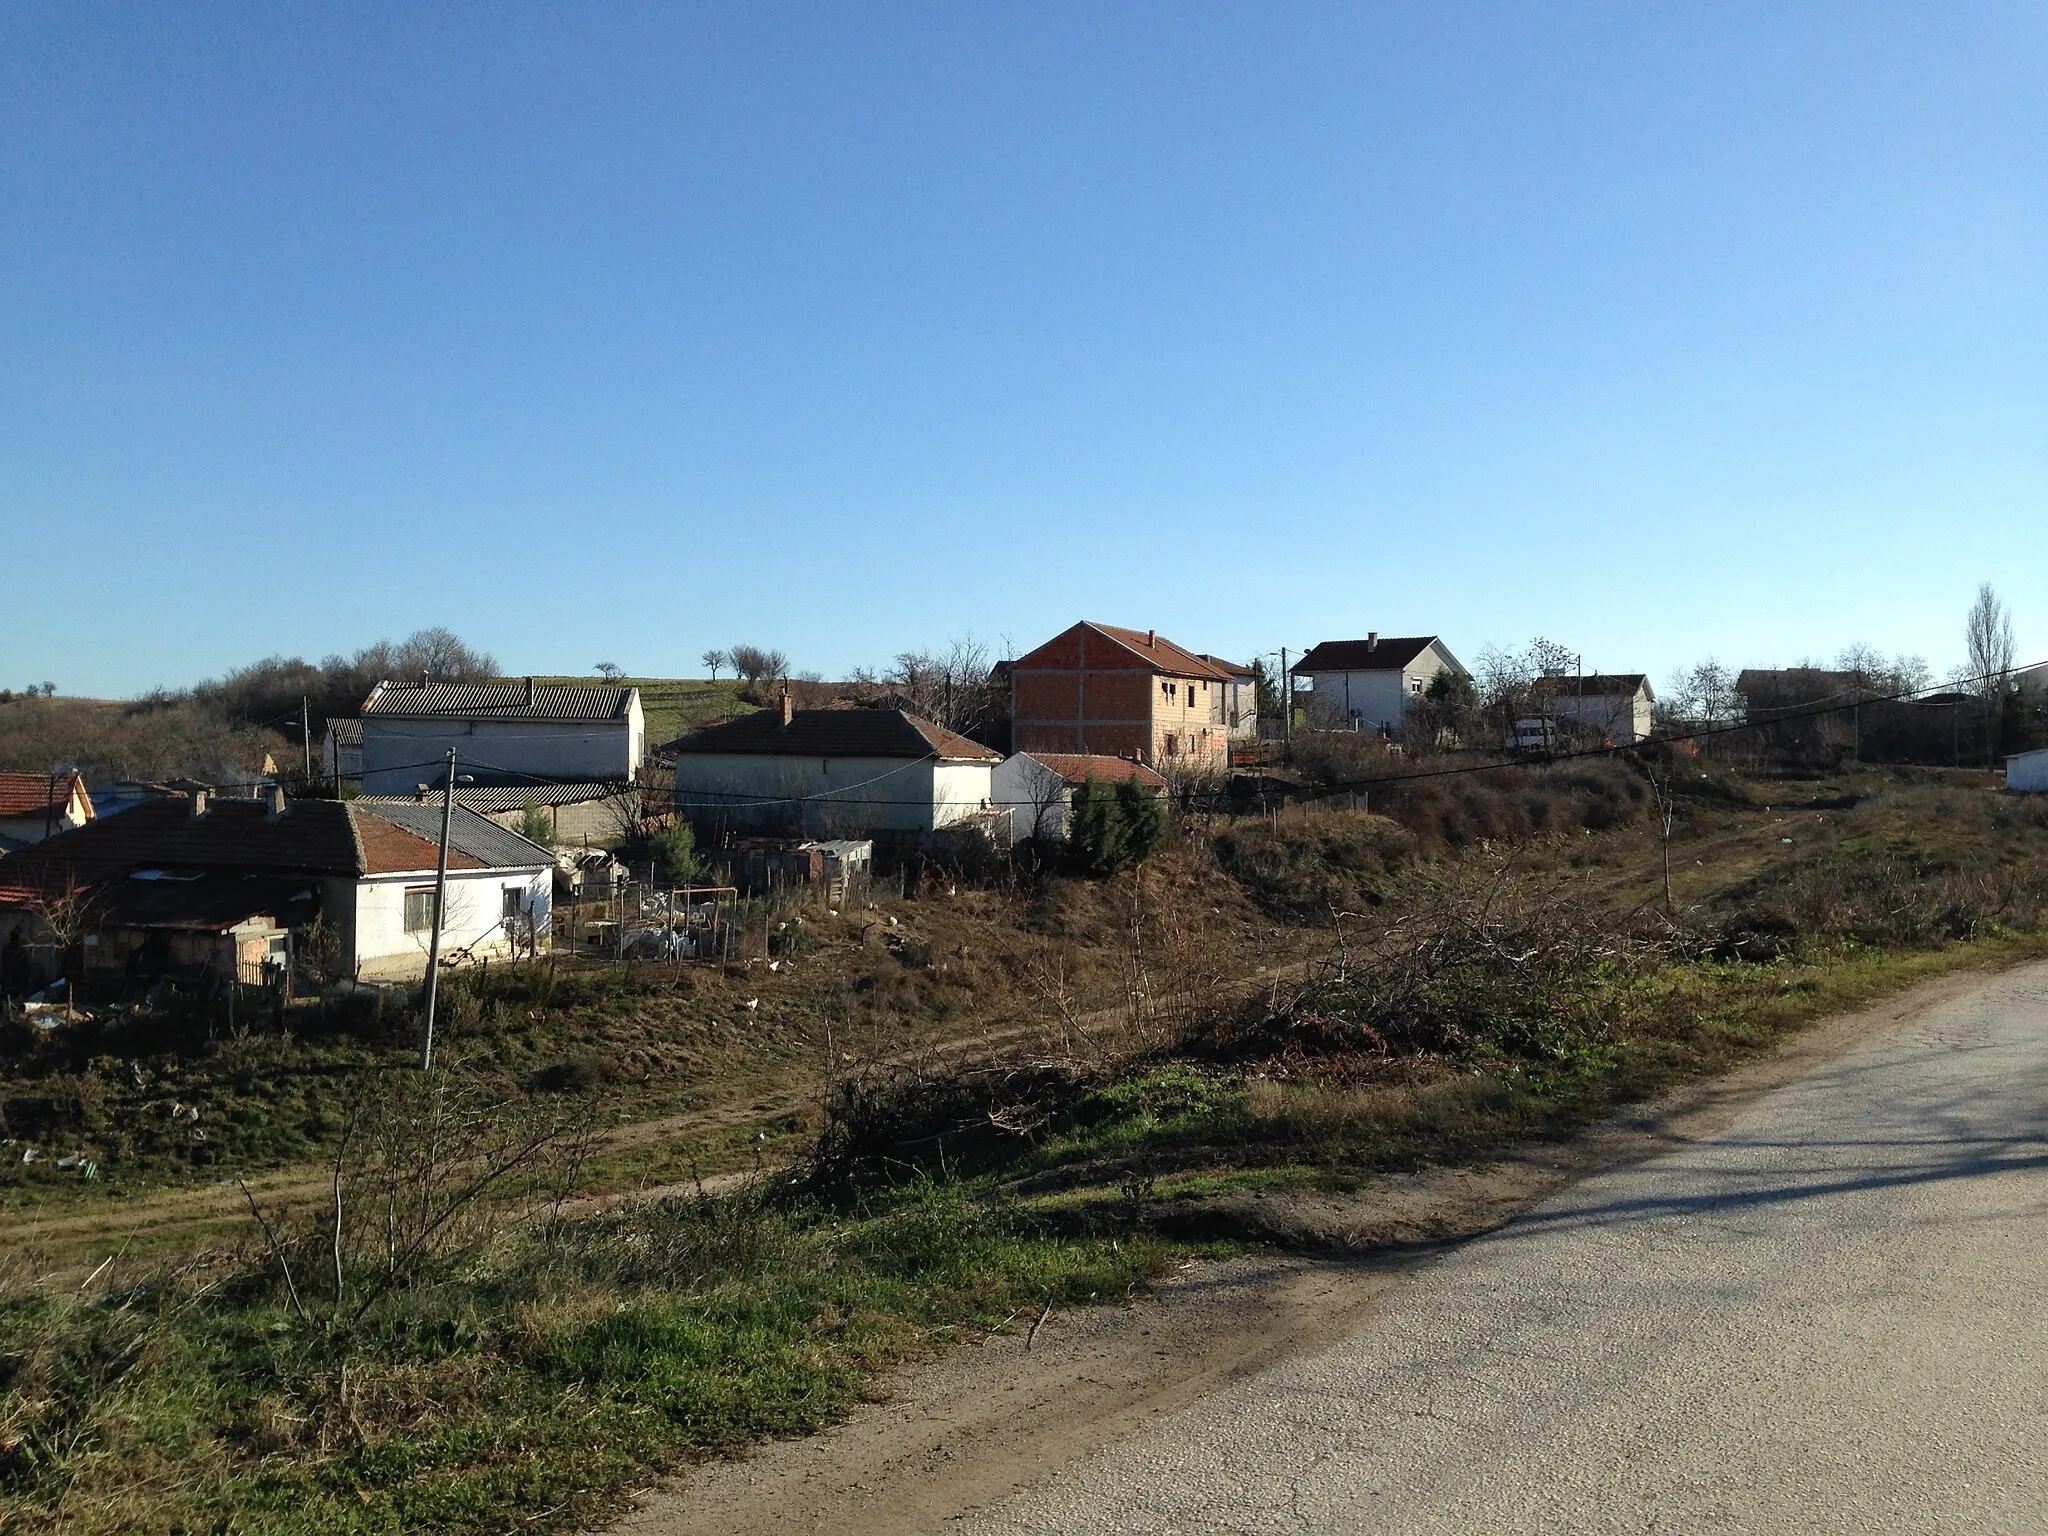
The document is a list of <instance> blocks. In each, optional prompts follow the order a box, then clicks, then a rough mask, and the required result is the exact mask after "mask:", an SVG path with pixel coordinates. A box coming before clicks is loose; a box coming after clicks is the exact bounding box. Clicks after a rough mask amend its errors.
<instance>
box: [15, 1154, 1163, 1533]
mask: <svg viewBox="0 0 2048 1536" xmlns="http://www.w3.org/2000/svg"><path fill="white" fill-rule="evenodd" d="M1185 1251H1187V1250H1185V1249H1184V1248H1176V1247H1174V1246H1171V1245H1168V1244H1166V1243H1163V1242H1160V1241H1157V1240H1154V1239H1152V1238H1149V1237H1145V1236H1143V1235H1132V1234H1125V1235H1124V1236H1123V1237H1122V1238H1121V1239H1116V1238H1103V1239H1068V1238H1063V1237H1058V1236H1051V1235H1046V1234H1044V1233H1042V1232H1039V1231H1037V1230H1034V1228H1033V1227H1032V1226H1031V1224H1030V1223H1029V1222H1028V1221H1027V1220H1024V1219H1022V1218H1020V1216H1019V1214H1018V1212H1016V1211H1015V1210H1008V1211H1005V1210H999V1209H994V1208H991V1207H989V1206H987V1205H985V1204H983V1203H981V1202H977V1201H974V1200H971V1199H969V1198H967V1197H966V1196H965V1195H964V1194H963V1192H961V1191H960V1190H958V1189H957V1188H947V1187H944V1186H942V1185H939V1184H936V1183H932V1182H929V1181H918V1182H914V1183H912V1184H910V1185H908V1186H906V1187H904V1188H901V1189H897V1190H894V1191H889V1192H886V1193H883V1194H877V1195H873V1196H871V1197H870V1198H869V1199H868V1201H866V1202H865V1203H864V1205H863V1208H862V1209H861V1210H860V1211H859V1212H858V1213H856V1214H854V1215H852V1216H850V1217H848V1216H832V1215H827V1214H824V1213H819V1212H810V1213H806V1212H803V1211H791V1210H778V1209H776V1208H774V1207H773V1206H770V1205H765V1204H761V1203H758V1202H755V1201H751V1200H742V1201H738V1202H688V1203H683V1204H680V1205H676V1206H671V1207H666V1208H659V1209H652V1210H646V1211H639V1212H634V1213H630V1214H628V1215H625V1216H622V1217H617V1218H608V1219H605V1220H602V1221H596V1222H588V1223H580V1224H577V1229H576V1231H575V1232H574V1233H573V1235H566V1236H565V1235H564V1234H562V1233H559V1232H556V1233H536V1232H526V1233H522V1234H519V1235H518V1236H516V1237H513V1238H509V1239H507V1240H506V1241H505V1242H504V1243H502V1244H501V1245H500V1248H499V1249H498V1250H497V1251H494V1252H493V1253H492V1254H491V1255H489V1256H488V1258H487V1259H486V1260H484V1261H480V1262H477V1263H473V1264H470V1265H467V1266H464V1267H460V1268H458V1269H457V1270H455V1271H453V1272H447V1273H440V1274H436V1275H434V1276H432V1277H430V1278H429V1279H426V1280H423V1281H422V1282H421V1283H420V1284H418V1285H416V1286H414V1287H412V1288H411V1289H409V1290H407V1291H405V1292H403V1293H401V1294H398V1295H395V1296H394V1297H392V1298H391V1299H390V1301H389V1302H388V1304H385V1305H383V1306H381V1307H380V1308H379V1309H378V1310H377V1311H376V1312H374V1313H373V1314H372V1315H371V1317H370V1318H369V1319H368V1321H367V1322H366V1323H365V1324H364V1325H363V1326H361V1327H358V1328H355V1329H353V1330H351V1329H350V1328H348V1327H347V1326H346V1325H345V1324H344V1323H342V1322H341V1321H339V1320H338V1318H337V1317H336V1316H335V1315H333V1309H332V1308H331V1307H327V1306H323V1305H322V1304H321V1303H320V1302H318V1301H315V1302H314V1303H313V1306H312V1311H313V1316H312V1320H311V1321H310V1322H309V1321H304V1320H301V1319H300V1318H299V1317H298V1316H296V1314H295V1313H294V1311H293V1310H292V1309H291V1307H290V1306H289V1305H288V1304H287V1301H286V1298H285V1296H284V1294H283V1292H282V1288H281V1286H280V1285H279V1284H278V1283H277V1282H276V1281H275V1279H274V1278H273V1277H272V1275H271V1273H270V1266H268V1265H264V1264H250V1265H244V1266H241V1267H238V1268H236V1269H234V1270H233V1271H232V1272H230V1273H227V1274H225V1275H213V1276H206V1277H202V1276H198V1275H187V1276H184V1277H182V1278H180V1277H163V1278H159V1279H158V1280H156V1281H155V1282H154V1283H152V1284H150V1285H147V1286H142V1287H130V1288H123V1289H119V1290H116V1291H114V1292H111V1293H109V1294H107V1295H105V1296H104V1297H100V1298H97V1299H95V1300H92V1301H90V1302H87V1301H81V1300H78V1299H77V1298H75V1297H66V1296H62V1295H29V1294H23V1293H21V1292H18V1291H17V1292H15V1293H13V1294H11V1295H8V1296H6V1297H5V1299H4V1301H0V1361H4V1362H5V1366H4V1369H5V1370H6V1371H7V1372H8V1375H9V1379H8V1380H7V1382H6V1385H7V1388H8V1396H7V1399H6V1410H5V1419H4V1422H0V1500H4V1501H5V1502H6V1504H7V1506H8V1508H9V1511H10V1520H9V1526H8V1528H9V1529H10V1530H20V1531H55V1530H60V1529H61V1530H64V1531H67V1532H80V1533H92V1532H103V1531H104V1532H112V1531H123V1532H145V1533H146V1532H172V1531H184V1530H192V1529H199V1528H204V1529H209V1530H216V1529H217V1530H255V1529H261V1530H264V1531H275V1532H294V1533H301V1532H302V1533H308V1536H311V1533H330V1532H399V1531H419V1530H436V1531H447V1532H467V1531H485V1530H505V1529H508V1528H511V1527H513V1526H527V1527H531V1528H539V1529H548V1528H556V1529H560V1528H579V1527H587V1526H589V1525H591V1524H593V1523H596V1522H599V1521H602V1520H603V1519H604V1518H605V1517H606V1516H607V1515H608V1514H610V1513H612V1512H614V1511H616V1510H617V1508H618V1507H619V1502H620V1495H621V1490H623V1489H625V1488H628V1487H631V1486H637V1485H639V1484H640V1483H642V1482H643V1481H644V1479H645V1478H646V1476H647V1475H648V1473H649V1471H650V1470H653V1469H657V1468H660V1467H665V1466H673V1465H676V1464H678V1463H679V1462H681V1461H683V1460H687V1459H688V1458H690V1457H693V1456H700V1455H705V1454H712V1453H716V1452H719V1451H722V1450H727V1449H730V1448H732V1447H735V1446H738V1445H742V1444H745V1443H747V1442H750V1441H754V1440H759V1439H762V1438H767V1437H772V1436H778V1435H794V1434H804V1433H808V1432H810V1431H812V1430H815V1429H817V1428H819V1427H821V1426H823V1425H825V1424H828V1423H830V1422H832V1421H833V1420H835V1419H836V1418H838V1417H840V1416H841V1415H843V1414H844V1413H845V1412H846V1411H847V1410H848V1409H849V1408H850V1407H851V1406H852V1405H854V1404H855V1403H857V1402H859V1401H860V1400H861V1399H862V1398H863V1396H864V1395H865V1394H866V1393H867V1392H868V1390H869V1386H870V1383H871V1381H872V1379H873V1377H874V1374H875V1372H876V1371H877V1370H878V1369H880V1368H881V1367H883V1366H884V1365H887V1364H889V1363H891V1362H894V1361H897V1360H900V1359H902V1358H904V1357H905V1356H906V1355H911V1354H916V1353H919V1352H922V1351H926V1350H929V1349H932V1348H936V1347H939V1346H942V1345H944V1344H945V1343H947V1342H949V1341H951V1340H953V1339H954V1338H956V1337H958V1336H959V1335H960V1334H961V1333H962V1332H963V1331H972V1330H976V1329H984V1328H989V1327H996V1326H1001V1325H1002V1324H1003V1323H1004V1322H1006V1321H1008V1320H1010V1319H1013V1318H1015V1317H1017V1316H1018V1315H1020V1314H1022V1313H1024V1312H1026V1311H1029V1310H1032V1309H1035V1308H1037V1307H1039V1306H1041V1305H1043V1304H1044V1303H1045V1302H1046V1301H1048V1300H1051V1301H1053V1302H1055V1303H1066V1304H1079V1303H1085V1302H1087V1301H1089V1300H1096V1299H1104V1298H1108V1297H1112V1296H1114V1297H1122V1296H1124V1295H1126V1294H1128V1293H1129V1292H1131V1291H1132V1290H1134V1289H1136V1288H1139V1287H1142V1286H1143V1285H1144V1284H1145V1283H1146V1281H1147V1280H1148V1279H1149V1278H1151V1277H1153V1276H1155V1275H1157V1274H1159V1273H1160V1272H1162V1271H1163V1270H1164V1269H1165V1268H1166V1267H1167V1266H1169V1265H1170V1264H1171V1263H1172V1262H1173V1261H1174V1260H1175V1259H1176V1258H1177V1257H1179V1256H1180V1255H1181V1253H1183V1252H1185ZM302 1274H305V1272H304V1271H303V1270H302ZM312 1283H313V1282H312V1280H311V1277H310V1275H306V1277H305V1278H303V1279H302V1280H301V1284H302V1287H308V1288H310V1287H311V1285H312Z"/></svg>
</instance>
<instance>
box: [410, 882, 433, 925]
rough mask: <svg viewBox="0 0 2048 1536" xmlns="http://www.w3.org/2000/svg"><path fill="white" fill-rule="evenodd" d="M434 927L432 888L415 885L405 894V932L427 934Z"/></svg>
mask: <svg viewBox="0 0 2048 1536" xmlns="http://www.w3.org/2000/svg"><path fill="white" fill-rule="evenodd" d="M433 926H434V888H433V887H432V886H431V885H415V886H411V887H409V888H408V889H407V890H406V893H405V931H406V932H407V933H427V932H429V931H431V930H432V928H433Z"/></svg>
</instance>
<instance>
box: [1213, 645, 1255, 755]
mask: <svg viewBox="0 0 2048 1536" xmlns="http://www.w3.org/2000/svg"><path fill="white" fill-rule="evenodd" d="M1202 660H1204V661H1206V662H1208V663H1209V664H1210V665H1211V666H1213V667H1215V668H1216V669H1217V670H1218V671H1220V672H1225V673H1228V674H1229V677H1230V681H1229V682H1227V683H1225V684H1224V685H1223V697H1222V707H1221V709H1220V710H1219V711H1218V716H1217V718H1218V719H1220V720H1221V721H1222V723H1223V729H1224V731H1225V733H1226V734H1228V735H1229V737H1230V739H1231V740H1232V741H1244V740H1249V739H1251V738H1254V737H1256V736H1257V735H1258V734H1259V674H1258V673H1257V672H1254V671H1253V670H1252V669H1251V668H1250V667H1246V666H1240V665H1239V664H1238V663H1236V662H1234V661H1225V660H1224V659H1223V658H1222V657H1221V656H1210V655H1208V654H1206V653H1204V655H1203V657H1202Z"/></svg>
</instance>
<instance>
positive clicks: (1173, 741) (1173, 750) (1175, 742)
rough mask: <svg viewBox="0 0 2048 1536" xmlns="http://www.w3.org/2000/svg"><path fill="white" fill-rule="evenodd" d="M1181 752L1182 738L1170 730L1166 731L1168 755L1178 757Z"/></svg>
mask: <svg viewBox="0 0 2048 1536" xmlns="http://www.w3.org/2000/svg"><path fill="white" fill-rule="evenodd" d="M1179 754H1180V738H1179V737H1177V736H1175V735H1174V734H1173V732H1171V731H1168V732H1167V733H1166V755H1167V756H1168V757H1177V756H1178V755H1179Z"/></svg>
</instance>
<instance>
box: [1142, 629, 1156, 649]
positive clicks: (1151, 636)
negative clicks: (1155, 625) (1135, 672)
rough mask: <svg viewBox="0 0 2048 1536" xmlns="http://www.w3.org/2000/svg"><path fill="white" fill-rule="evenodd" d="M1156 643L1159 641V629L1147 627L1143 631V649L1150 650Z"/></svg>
mask: <svg viewBox="0 0 2048 1536" xmlns="http://www.w3.org/2000/svg"><path fill="white" fill-rule="evenodd" d="M1158 643H1159V631H1158V630H1156V629H1148V630H1146V631H1145V649H1146V650H1148V651H1149V650H1151V649H1152V647H1153V646H1155V645H1157V644H1158Z"/></svg>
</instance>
